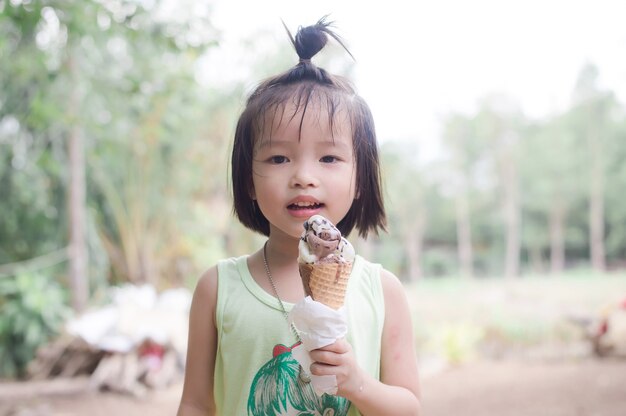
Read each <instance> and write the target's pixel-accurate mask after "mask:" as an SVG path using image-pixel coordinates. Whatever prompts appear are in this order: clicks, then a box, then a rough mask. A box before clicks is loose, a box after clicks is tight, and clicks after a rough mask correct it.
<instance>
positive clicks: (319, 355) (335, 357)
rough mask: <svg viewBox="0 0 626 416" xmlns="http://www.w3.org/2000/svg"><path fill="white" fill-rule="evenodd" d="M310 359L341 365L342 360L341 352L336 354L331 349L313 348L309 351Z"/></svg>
mask: <svg viewBox="0 0 626 416" xmlns="http://www.w3.org/2000/svg"><path fill="white" fill-rule="evenodd" d="M310 356H311V360H313V361H315V362H318V363H321V364H328V365H341V364H342V362H343V361H342V360H343V354H337V353H336V352H333V351H326V350H321V349H320V350H313V351H311V353H310Z"/></svg>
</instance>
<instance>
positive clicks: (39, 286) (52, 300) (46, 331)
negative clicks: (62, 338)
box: [0, 272, 69, 377]
mask: <svg viewBox="0 0 626 416" xmlns="http://www.w3.org/2000/svg"><path fill="white" fill-rule="evenodd" d="M68 314H69V309H68V307H67V306H66V293H65V291H64V290H63V288H62V287H61V286H60V285H59V284H58V283H57V282H56V281H54V280H52V279H51V278H50V277H49V276H46V275H43V274H39V273H28V272H18V273H17V275H16V276H15V277H14V278H3V279H0V377H15V376H18V377H19V376H23V375H24V374H25V371H26V367H27V365H28V363H29V362H30V361H31V360H32V359H33V358H34V357H35V353H36V351H37V348H39V347H40V346H41V345H43V344H45V343H46V342H48V341H49V340H50V339H51V338H52V337H53V336H54V335H56V334H57V333H58V331H59V330H60V328H61V325H62V324H63V322H64V321H65V320H66V318H67V317H68Z"/></svg>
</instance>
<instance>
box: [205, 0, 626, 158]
mask: <svg viewBox="0 0 626 416" xmlns="http://www.w3.org/2000/svg"><path fill="white" fill-rule="evenodd" d="M325 14H330V20H333V21H334V22H335V24H336V27H337V29H338V32H339V33H340V35H341V36H342V37H343V38H344V39H345V40H346V43H347V44H348V47H349V48H350V50H351V52H352V53H353V55H354V56H355V57H356V59H357V62H356V68H355V69H356V72H355V73H356V85H357V88H358V90H359V92H360V94H361V95H362V96H363V97H364V98H365V99H366V100H367V101H368V103H369V104H370V106H371V108H372V111H373V113H374V117H375V119H376V122H377V130H378V135H379V137H380V139H381V140H383V141H384V140H389V139H410V140H419V141H420V142H422V143H425V144H427V143H432V142H433V141H434V136H436V134H437V131H438V125H439V123H438V121H439V120H440V119H441V118H442V117H443V116H445V115H446V114H449V113H450V112H452V111H462V112H471V111H472V109H473V108H474V107H475V104H476V102H477V101H478V100H479V99H480V98H481V97H484V96H485V95H487V94H489V93H493V92H504V93H508V94H509V95H510V96H512V97H513V98H514V99H516V100H517V101H518V102H519V103H520V104H521V105H522V108H523V109H524V111H525V112H526V114H527V115H528V116H531V117H541V116H544V115H548V114H550V113H553V112H555V111H557V110H558V109H561V108H564V107H566V106H567V104H568V100H569V94H570V92H571V90H572V88H573V85H574V82H575V79H576V76H577V74H578V71H579V70H580V68H581V67H582V65H583V64H584V63H585V62H586V61H589V60H590V61H591V62H593V63H595V64H596V65H598V67H599V68H600V76H601V80H602V83H603V84H604V85H605V86H606V87H608V88H611V89H612V90H614V91H615V92H616V93H618V96H619V97H620V99H621V100H622V101H626V24H625V23H624V19H625V18H626V1H624V0H593V1H592V0H585V1H583V0H570V1H566V0H543V1H541V0H523V1H522V0H519V1H512V0H500V1H498V0H470V1H463V0H456V1H455V0H431V1H411V0H386V1H378V2H369V1H365V0H360V1H359V0H345V1H341V0H334V1H333V0H316V1H306V2H305V1H297V0H290V1H288V0H264V1H250V0H220V1H217V2H216V3H215V5H214V17H213V23H214V24H215V25H216V26H217V27H218V28H219V30H221V32H222V35H223V39H224V42H223V44H222V45H223V47H224V48H228V47H229V45H233V44H235V43H236V42H237V41H238V40H239V39H242V38H245V37H246V36H250V35H251V34H253V33H255V32H257V31H259V30H263V31H271V32H274V33H276V41H277V42H287V38H286V35H285V32H284V29H283V27H282V24H281V22H280V19H281V18H282V19H283V20H284V21H285V22H286V23H287V25H288V26H289V28H290V29H291V30H292V32H295V30H296V28H297V27H298V26H299V25H309V24H313V23H315V22H316V21H317V20H318V19H319V18H320V17H321V16H323V15H325ZM259 47H260V48H262V47H263V45H259ZM346 59H349V57H348V56H347V55H346ZM294 63H295V53H294ZM285 69H286V68H285ZM249 81H250V82H252V83H254V82H257V81H259V80H249ZM425 147H428V146H425Z"/></svg>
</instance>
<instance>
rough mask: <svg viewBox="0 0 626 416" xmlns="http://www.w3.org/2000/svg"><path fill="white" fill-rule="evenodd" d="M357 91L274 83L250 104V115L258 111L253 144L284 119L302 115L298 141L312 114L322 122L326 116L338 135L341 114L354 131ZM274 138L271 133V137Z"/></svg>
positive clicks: (289, 120) (333, 130)
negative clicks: (306, 120) (307, 119)
mask: <svg viewBox="0 0 626 416" xmlns="http://www.w3.org/2000/svg"><path fill="white" fill-rule="evenodd" d="M353 97H354V96H353V94H350V93H348V92H346V91H341V90H337V89H331V88H328V87H325V86H321V85H319V84H315V83H300V84H295V85H293V84H292V85H288V86H281V87H278V86H274V87H273V88H270V89H268V90H267V91H266V93H265V94H264V95H262V96H260V97H256V100H251V102H250V103H249V107H248V108H249V109H250V111H251V112H250V114H255V117H254V119H253V120H251V121H252V132H253V136H254V137H253V144H254V145H256V144H257V142H258V140H259V139H260V138H262V137H263V135H264V134H265V133H267V132H272V131H274V130H275V129H276V128H278V126H280V125H281V124H282V123H283V121H288V122H291V121H293V119H294V118H295V117H299V123H300V127H299V129H298V140H300V139H301V136H302V124H303V122H304V117H305V116H306V115H307V114H311V115H312V116H314V117H316V119H317V121H318V122H319V121H321V120H322V118H323V117H324V115H326V121H327V122H328V128H329V131H330V132H331V135H332V136H333V137H334V135H335V133H337V129H338V128H339V127H338V126H341V123H337V122H336V121H337V117H341V118H345V121H346V122H347V123H348V124H349V127H350V129H351V131H354V111H353V109H352V106H351V103H352V102H353ZM268 139H269V140H270V141H271V135H270V137H268Z"/></svg>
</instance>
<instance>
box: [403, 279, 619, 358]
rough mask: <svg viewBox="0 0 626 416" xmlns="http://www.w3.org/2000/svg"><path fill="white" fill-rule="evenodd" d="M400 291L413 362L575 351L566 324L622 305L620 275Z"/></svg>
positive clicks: (574, 332) (574, 329) (576, 337)
mask: <svg viewBox="0 0 626 416" xmlns="http://www.w3.org/2000/svg"><path fill="white" fill-rule="evenodd" d="M406 291H407V296H408V298H409V303H410V307H411V312H412V316H413V323H414V328H415V334H416V343H417V348H418V354H419V355H421V356H439V357H443V358H444V359H445V360H446V361H448V362H463V361H467V360H471V359H473V358H476V357H485V356H486V357H489V358H493V357H502V356H507V355H510V354H518V353H523V352H528V351H530V350H535V351H536V350H537V349H538V348H544V347H546V346H552V347H553V349H554V348H556V349H559V351H561V352H562V353H564V351H566V349H567V346H571V345H574V344H576V343H578V345H580V343H581V341H582V340H583V331H582V330H581V328H580V327H578V326H575V325H573V324H572V318H577V319H578V318H586V319H593V318H596V317H599V316H600V314H602V313H603V311H606V310H608V309H609V308H610V307H611V306H613V305H615V304H616V303H618V302H619V301H621V300H622V299H624V298H626V273H614V274H598V273H591V272H586V271H581V270H578V271H573V272H570V273H567V274H564V275H560V276H539V275H536V276H526V277H523V278H520V279H516V280H509V281H507V280H504V279H495V278H491V279H463V278H458V277H449V278H438V279H424V280H422V281H420V282H418V283H414V284H410V285H407V286H406Z"/></svg>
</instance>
